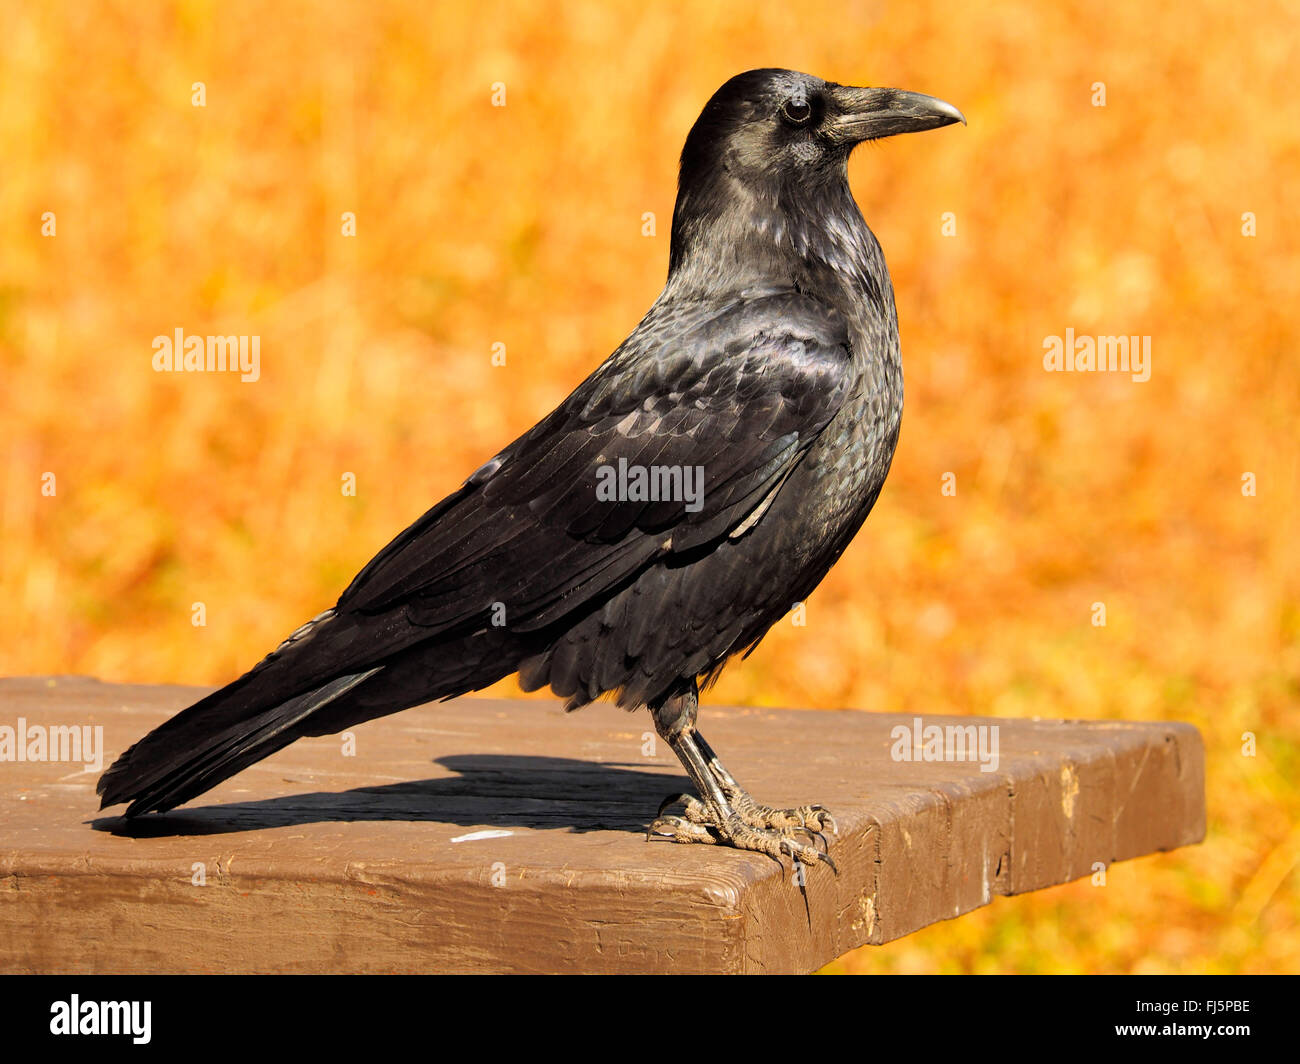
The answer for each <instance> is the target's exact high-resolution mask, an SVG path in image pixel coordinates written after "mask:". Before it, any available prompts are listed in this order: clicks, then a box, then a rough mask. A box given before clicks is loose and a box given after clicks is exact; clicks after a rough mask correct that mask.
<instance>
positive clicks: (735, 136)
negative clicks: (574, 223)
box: [673, 69, 966, 258]
mask: <svg viewBox="0 0 1300 1064" xmlns="http://www.w3.org/2000/svg"><path fill="white" fill-rule="evenodd" d="M965 121H966V119H965V117H963V115H962V113H961V112H960V111H958V110H957V108H955V107H954V106H953V105H952V104H950V103H945V102H944V101H943V100H939V99H936V98H935V97H933V96H923V95H922V94H921V93H918V92H905V91H903V90H902V89H884V88H855V87H853V86H849V85H837V84H835V83H834V82H828V81H823V80H822V79H821V78H816V77H812V76H811V75H809V74H800V73H798V72H797V71H794V70H777V69H765V70H750V71H747V72H745V73H744V74H737V75H736V76H735V77H734V78H732V79H731V80H730V81H728V82H727V83H726V84H725V85H723V86H722V88H720V89H718V91H717V92H715V93H714V94H713V98H712V99H710V100H709V102H708V103H707V104H705V106H704V110H703V111H702V112H701V113H700V117H699V118H698V119H697V120H696V122H695V125H694V126H693V127H692V128H691V132H690V134H689V135H688V136H687V138H686V146H685V147H684V148H683V149H682V162H681V177H680V180H679V189H678V202H677V211H676V212H675V217H674V226H673V228H674V244H676V243H677V242H678V237H679V236H680V237H682V238H685V237H686V235H687V233H686V232H685V230H687V229H691V228H694V224H693V223H695V222H698V221H701V220H703V218H701V216H707V215H709V214H710V213H713V212H722V211H729V210H732V209H734V208H735V207H736V206H737V205H738V201H741V202H743V201H745V200H751V201H752V202H753V203H754V204H755V205H756V206H758V207H759V208H760V209H764V210H772V209H778V210H779V209H780V208H781V207H783V206H788V205H790V204H796V203H799V202H800V201H809V200H811V199H813V198H815V197H818V196H824V195H825V192H826V189H827V188H828V187H833V188H835V189H836V190H839V189H843V190H844V191H845V193H846V194H847V187H848V185H847V176H846V174H847V171H846V166H847V163H848V158H849V154H850V153H851V152H852V151H853V149H854V148H855V147H857V146H858V145H859V144H861V143H863V142H864V141H868V140H880V139H882V138H884V137H892V136H895V135H896V134H899V133H914V132H918V131H920V130H925V129H937V128H939V127H940V126H946V125H951V124H952V123H953V122H961V123H963V124H964V123H965ZM681 250H682V249H679V248H676V247H675V248H674V258H677V257H678V256H679V254H680V253H681Z"/></svg>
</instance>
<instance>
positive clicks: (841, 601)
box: [0, 0, 1300, 972]
mask: <svg viewBox="0 0 1300 1064" xmlns="http://www.w3.org/2000/svg"><path fill="white" fill-rule="evenodd" d="M0 24H2V25H3V26H4V28H5V29H4V34H3V37H2V38H0V52H2V53H3V58H2V60H0V99H2V100H4V107H3V109H2V110H0V160H3V162H2V163H0V165H2V166H3V169H4V176H3V179H2V180H0V366H2V367H3V392H2V393H0V448H2V449H3V454H4V467H3V482H2V483H0V550H2V551H3V562H2V568H0V674H7V675H12V674H32V673H89V674H94V675H96V676H99V677H102V678H103V679H106V680H119V681H137V682H163V681H166V682H185V683H195V684H199V683H202V684H219V683H224V682H226V681H228V680H230V679H232V678H233V677H234V676H236V675H237V674H238V673H240V672H242V671H243V670H244V669H245V668H247V667H249V666H250V665H252V664H253V663H254V662H255V661H256V660H258V659H259V658H260V657H261V656H262V654H263V653H265V652H266V651H267V650H268V649H270V648H271V647H272V646H274V645H275V643H276V642H277V641H278V640H279V639H281V638H282V637H283V636H285V635H286V634H287V633H288V632H290V631H291V630H293V629H294V628H295V627H296V626H297V625H298V624H299V623H301V622H302V621H304V620H306V619H307V618H309V617H311V616H313V615H314V614H315V613H317V612H319V611H320V610H321V609H323V608H325V607H326V606H328V605H330V604H332V603H333V601H334V600H335V598H336V597H337V595H338V593H339V592H340V591H341V590H342V588H343V587H344V585H345V584H346V583H347V581H348V580H349V579H350V578H351V576H352V575H353V574H354V572H355V571H356V570H357V569H358V568H360V566H361V565H362V564H363V563H364V562H365V561H366V560H367V559H369V558H370V556H371V555H372V554H373V553H374V552H375V551H376V550H377V549H378V548H380V547H381V546H383V545H384V543H386V542H387V541H388V540H389V539H390V538H391V537H392V536H393V535H394V534H396V533H397V532H398V531H399V530H400V529H401V528H403V527H404V526H405V525H406V524H408V523H409V522H410V521H412V520H413V519H414V518H415V517H417V516H418V515H419V514H420V513H422V512H423V511H424V510H425V509H426V508H427V507H428V506H429V505H431V504H432V503H433V502H434V501H436V500H437V499H438V498H440V497H442V496H443V495H444V494H446V493H448V492H449V491H451V490H452V489H454V488H455V487H456V486H458V485H459V483H460V481H461V480H462V478H463V477H465V476H466V475H467V474H468V473H469V472H470V471H472V470H473V469H474V468H475V467H477V466H478V465H479V464H480V463H481V462H483V461H484V460H486V459H487V458H489V457H490V456H491V455H493V454H494V453H495V452H496V451H497V450H498V449H500V448H501V447H502V446H503V445H504V444H505V443H507V442H508V441H509V440H511V439H513V438H514V437H515V436H516V435H518V434H519V433H520V432H522V431H523V430H525V429H527V428H528V427H529V426H531V425H532V424H533V423H534V422H535V421H536V420H537V419H538V418H540V417H541V416H542V415H543V414H545V413H547V412H548V411H549V410H550V409H551V408H552V407H553V406H554V405H555V404H556V403H557V402H558V401H559V400H560V399H562V398H563V397H564V396H565V395H566V394H567V393H568V391H569V390H570V389H571V388H572V387H573V386H575V385H576V384H577V383H578V382H579V381H580V380H581V379H582V378H583V377H584V376H585V375H586V374H587V373H588V372H589V371H590V370H591V369H592V368H593V367H594V366H595V365H596V364H597V363H598V362H599V361H600V360H601V359H602V358H603V357H604V356H605V355H606V354H607V353H608V352H610V351H611V350H612V349H613V348H614V347H615V346H616V345H617V344H618V343H619V341H620V340H622V339H623V337H624V336H625V335H626V334H627V333H628V332H630V331H631V329H632V328H633V327H634V326H635V325H636V323H637V321H638V319H639V318H640V316H641V314H642V313H643V312H644V311H645V310H646V309H647V308H648V307H649V305H650V303H651V302H652V300H653V299H654V297H655V295H656V294H657V293H658V290H659V288H660V286H661V284H662V282H663V277H664V274H665V271H666V266H667V254H668V233H669V222H670V219H671V214H672V205H673V198H674V194H675V181H676V160H677V155H678V153H679V152H680V149H681V144H682V141H683V139H684V137H685V135H686V132H687V130H688V129H689V128H690V125H691V123H692V121H693V120H694V118H695V117H696V115H697V114H698V112H699V110H700V108H701V107H702V106H703V104H704V102H705V101H706V100H707V98H708V97H709V95H710V94H711V93H712V92H713V91H714V89H716V88H717V86H718V85H720V84H721V83H722V82H723V81H725V80H726V79H727V78H728V77H729V76H731V75H732V74H735V73H737V72H739V71H741V70H745V69H748V68H751V67H757V66H787V67H793V68H796V69H801V70H806V71H808V72H811V73H815V74H818V75H820V76H823V77H826V78H828V79H831V80H836V81H841V82H845V83H856V84H876V85H895V86H899V87H904V88H908V89H914V90H917V91H921V92H927V93H931V94H934V95H938V96H941V97H943V98H945V99H947V100H950V101H952V102H953V103H955V104H956V105H957V106H959V107H961V108H962V109H963V111H965V113H966V115H967V117H968V119H969V122H970V125H969V127H968V128H961V127H959V126H958V127H953V128H949V129H945V130H942V131H938V132H933V133H925V134H918V135H914V136H907V137H901V138H898V139H897V140H891V141H886V142H884V143H883V144H880V145H873V146H869V147H868V148H865V149H863V150H860V151H859V152H858V153H857V154H856V155H855V157H854V159H853V161H852V164H851V167H850V179H851V182H852V185H853V188H854V192H855V194H856V196H857V198H858V201H859V203H860V204H861V206H862V209H863V213H864V215H865V216H866V218H867V221H868V223H869V224H870V225H871V226H872V228H873V229H874V231H875V232H876V234H877V236H878V237H879V238H880V240H881V243H882V244H883V245H884V248H885V253H886V256H887V258H888V261H889V264H890V268H891V271H892V274H893V280H894V285H895V289H896V293H897V303H898V313H899V319H900V323H901V330H902V337H903V357H904V365H905V371H906V381H907V409H906V413H905V416H904V419H903V433H902V439H901V442H900V446H899V450H898V454H897V457H896V459H895V463H894V468H893V472H892V473H891V476H890V479H889V482H888V484H887V485H886V487H885V490H884V493H883V495H882V497H881V500H880V502H879V504H878V506H877V508H876V511H875V513H874V514H873V515H872V516H871V518H870V519H869V520H868V522H867V525H866V527H865V529H864V530H863V532H862V533H861V534H860V535H859V536H858V538H857V540H856V541H855V542H854V544H853V545H852V546H851V547H850V549H849V550H848V551H847V552H846V553H845V555H844V557H843V559H842V560H841V561H840V563H839V565H838V566H837V567H836V569H835V570H834V571H833V572H832V574H831V575H830V577H829V578H828V579H827V580H826V581H825V583H824V584H823V585H822V587H821V588H820V589H819V590H818V591H817V593H816V594H815V595H814V596H813V597H812V599H811V600H810V602H809V605H808V620H807V626H806V627H795V626H793V625H791V624H789V623H788V622H783V623H782V624H780V625H778V626H777V628H776V629H774V630H773V632H772V633H771V634H770V635H769V636H768V638H767V639H766V641H765V642H764V643H763V645H762V646H761V648H760V649H759V650H758V651H757V652H756V653H755V654H754V655H753V657H751V658H750V659H749V661H748V662H746V663H745V664H743V665H733V667H732V668H731V669H730V670H729V671H728V672H726V673H725V674H724V676H723V679H722V681H721V683H720V684H719V686H718V688H717V689H716V692H715V693H714V695H713V696H712V700H713V701H714V702H715V703H720V702H734V703H752V704H761V705H802V706H813V707H842V706H851V707H860V708H864V709H870V710H881V711H894V712H924V713H966V714H984V715H992V716H1004V717H1025V716H1032V715H1038V716H1044V717H1077V718H1085V719H1099V718H1130V719H1142V720H1161V719H1169V720H1187V721H1191V722H1193V723H1195V724H1196V725H1197V726H1198V727H1199V728H1200V729H1201V732H1202V734H1203V736H1204V738H1205V741H1206V745H1207V751H1208V763H1207V771H1208V788H1209V803H1210V819H1209V834H1208V837H1207V839H1206V842H1205V843H1204V844H1203V845H1201V846H1198V847H1192V848H1188V849H1184V850H1180V851H1178V852H1175V853H1171V854H1162V855H1156V856H1153V857H1148V858H1144V859H1142V860H1138V861H1132V862H1128V863H1123V864H1119V865H1116V866H1114V867H1113V868H1112V869H1111V870H1110V872H1109V878H1108V885H1107V886H1105V887H1104V888H1097V887H1093V886H1091V885H1090V884H1089V883H1088V882H1086V881H1085V882H1081V883H1075V884H1070V885H1067V886H1064V887H1059V888H1055V889H1052V890H1047V891H1042V892H1039V893H1036V894H1033V895H1029V896H1025V897H1019V898H1012V899H997V900H995V901H994V903H993V904H992V905H991V906H989V907H987V908H985V909H982V910H979V911H977V912H975V913H972V914H969V915H967V916H963V917H961V918H960V919H958V920H955V921H949V922H946V923H943V924H940V925H937V926H934V927H931V928H928V929H926V930H925V931H922V932H920V933H917V934H915V935H912V936H910V937H908V938H906V939H903V940H901V941H898V942H895V943H892V944H890V945H887V946H884V947H874V948H864V949H861V950H858V951H856V952H855V953H852V954H849V955H848V956H846V957H844V958H842V959H841V960H840V961H838V962H836V964H834V965H832V966H831V968H830V970H832V971H858V972H886V971H905V972H922V971H942V972H952V971H957V972H993V971H1016V972H1081V971H1097V972H1206V971H1212V972H1239V971H1249V972H1279V971H1294V970H1296V969H1297V968H1300V890H1297V885H1298V884H1297V879H1298V877H1300V872H1297V864H1298V863H1300V827H1297V812H1298V811H1300V784H1298V783H1297V780H1300V720H1297V714H1296V708H1297V701H1298V699H1297V687H1298V684H1297V677H1298V676H1300V607H1298V606H1297V603H1298V602H1300V550H1298V549H1297V521H1296V514H1297V503H1298V502H1300V471H1298V469H1297V447H1296V438H1297V430H1296V424H1297V414H1298V413H1300V409H1298V408H1300V402H1298V400H1300V369H1298V368H1297V357H1296V353H1297V351H1300V326H1298V325H1297V317H1296V308H1297V305H1298V298H1297V297H1298V296H1300V292H1298V289H1300V242H1297V240H1296V239H1295V232H1294V225H1295V223H1296V220H1297V219H1300V202H1297V200H1298V199H1300V192H1298V191H1297V190H1298V188H1300V182H1298V181H1297V177H1298V176H1300V165H1298V164H1300V120H1298V118H1300V116H1298V115H1297V105H1296V102H1295V101H1296V96H1295V91H1294V90H1295V80H1294V76H1295V75H1294V72H1295V70H1296V69H1297V68H1298V67H1300V44H1298V42H1300V35H1297V33H1296V28H1297V14H1296V9H1295V7H1294V5H1292V4H1287V3H1277V2H1269V0H1264V2H1261V3H1258V4H1253V5H1249V6H1247V7H1243V6H1241V5H1239V4H1234V3H1229V2H1226V0H1225V2H1221V3H1195V4H1181V5H1160V9H1159V10H1155V9H1153V6H1152V5H1131V4H1125V3H1119V2H1113V0H1106V2H1100V3H1098V2H1089V3H1069V4H1063V5H1040V4H1036V3H1031V2H1023V3H1007V4H998V5H966V4H946V3H906V4H904V3H898V4H883V3H842V4H828V3H822V2H818V0H803V2H801V3H799V4H762V5H740V4H716V3H701V2H692V3H662V4H658V3H657V4H645V3H642V2H639V0H638V2H630V0H628V2H619V3H599V4H596V3H592V4H579V3H571V4H554V5H552V4H531V5H509V4H504V3H497V2H491V0H487V2H477V3H474V4H440V5H432V4H428V3H417V2H410V3H378V4H371V3H367V4H356V5H352V4H346V3H301V4H298V3H278V4H274V5H266V4H261V3H248V2H243V0H239V2H229V0H222V2H220V3H218V2H215V0H213V2H187V3H173V4H151V5H144V4H137V3H126V2H119V3H101V4H97V5H80V4H68V5H66V6H63V5H45V4H25V3H18V2H16V0H0ZM195 82H203V83H204V84H205V87H206V88H205V91H206V106H204V107H195V106H193V105H192V102H191V100H192V92H193V88H192V87H193V84H194V83H195ZM1099 82H1100V83H1103V84H1104V87H1105V89H1104V91H1105V106H1104V107H1103V106H1094V101H1095V99H1096V94H1097V89H1096V87H1095V86H1096V83H1099ZM494 83H504V85H505V89H506V106H505V107H493V106H491V96H492V86H493V85H494ZM348 211H351V212H354V213H355V217H356V236H355V237H346V236H343V235H342V233H341V225H342V223H341V216H342V214H343V212H348ZM46 212H53V214H54V217H55V224H56V226H57V229H56V234H55V235H53V236H49V235H43V234H42V216H43V215H45V213H46ZM645 212H653V214H654V216H655V219H656V226H655V229H656V232H655V235H652V236H645V235H643V214H644V213H645ZM945 212H951V219H950V220H951V222H952V224H953V225H955V232H952V233H951V234H950V235H945V233H944V228H943V219H944V215H945ZM1245 212H1251V214H1253V216H1254V219H1255V235H1253V236H1251V235H1244V234H1243V225H1244V223H1243V215H1244V214H1245ZM178 327H181V328H184V329H185V331H186V332H187V333H194V334H209V333H216V334H256V335H259V336H260V337H261V379H260V380H259V381H258V382H257V383H254V384H248V383H241V382H240V381H239V379H238V377H237V376H235V375H226V376H221V377H218V376H216V375H195V374H170V375H167V374H159V373H155V372H154V371H153V370H152V368H151V358H152V354H153V351H152V347H151V344H152V340H153V337H154V336H156V335H160V334H165V335H170V334H171V333H172V331H173V330H174V329H176V328H178ZM1066 328H1073V329H1074V330H1075V332H1076V333H1078V334H1119V333H1122V334H1144V335H1150V336H1151V337H1152V373H1151V378H1150V380H1149V381H1148V382H1146V383H1134V382H1133V381H1132V380H1131V379H1130V378H1129V377H1128V376H1127V375H1123V374H1078V373H1075V374H1065V373H1047V372H1045V371H1044V369H1043V366H1042V357H1043V340H1044V338H1045V337H1047V336H1050V335H1061V334H1063V333H1064V331H1065V329H1066ZM496 343H503V344H505V346H506V352H507V358H506V365H505V366H494V365H493V364H492V357H491V356H492V348H493V345H494V344H496ZM49 472H52V473H54V474H55V476H56V483H57V494H56V495H55V496H54V497H48V496H46V495H42V492H41V486H42V477H43V475H44V474H46V473H49ZM348 472H351V473H354V474H355V475H356V480H357V493H356V495H355V497H349V496H346V495H344V494H343V492H342V491H341V490H340V485H341V478H342V477H343V475H344V474H345V473H348ZM945 473H953V474H955V483H956V486H957V490H956V494H955V495H952V496H945V495H943V494H941V484H942V478H943V476H944V474H945ZM1246 473H1253V474H1254V475H1255V478H1256V482H1257V494H1256V495H1254V496H1249V495H1244V494H1243V479H1242V478H1243V475H1244V474H1246ZM194 602H203V603H205V604H206V609H207V624H206V626H205V627H195V626H193V625H192V624H191V605H192V603H194ZM1097 602H1101V603H1104V604H1105V607H1106V621H1107V623H1106V625H1105V627H1098V626H1095V625H1094V624H1093V623H1092V622H1093V604H1094V603H1097ZM497 690H498V692H500V691H506V692H512V691H513V690H514V688H513V687H512V686H510V685H501V686H500V687H499V688H498V689H497ZM586 712H597V713H600V712H603V713H613V712H615V711H614V710H612V709H610V708H608V707H593V708H592V709H589V710H587V711H586ZM704 713H705V719H707V706H706V707H705V710H704ZM1246 732H1250V733H1254V734H1255V736H1257V742H1258V751H1257V755H1256V756H1254V757H1248V756H1243V754H1242V736H1243V733H1246Z"/></svg>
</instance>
